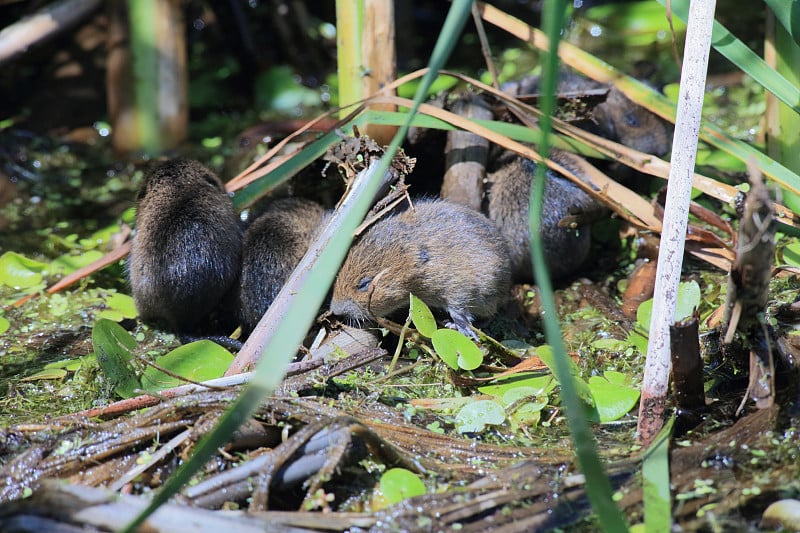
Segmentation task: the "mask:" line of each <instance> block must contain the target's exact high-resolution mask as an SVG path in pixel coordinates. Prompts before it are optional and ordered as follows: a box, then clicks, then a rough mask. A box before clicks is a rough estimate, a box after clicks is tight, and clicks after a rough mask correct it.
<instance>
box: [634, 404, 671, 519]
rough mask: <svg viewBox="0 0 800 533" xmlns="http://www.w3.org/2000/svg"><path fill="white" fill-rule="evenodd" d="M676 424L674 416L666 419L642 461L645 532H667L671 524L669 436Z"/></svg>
mask: <svg viewBox="0 0 800 533" xmlns="http://www.w3.org/2000/svg"><path fill="white" fill-rule="evenodd" d="M674 423H675V417H674V416H673V417H670V419H669V420H667V422H666V423H665V424H664V427H663V428H661V432H659V434H658V436H657V437H656V438H655V440H654V441H653V443H652V444H651V445H650V447H649V448H648V449H647V453H646V454H645V457H644V463H643V464H642V485H643V490H644V520H645V522H644V524H645V531H648V532H649V531H653V532H655V533H659V532H664V533H667V532H668V531H670V528H671V526H672V518H671V517H672V513H671V509H672V508H671V506H670V496H669V439H670V435H672V426H673V424H674Z"/></svg>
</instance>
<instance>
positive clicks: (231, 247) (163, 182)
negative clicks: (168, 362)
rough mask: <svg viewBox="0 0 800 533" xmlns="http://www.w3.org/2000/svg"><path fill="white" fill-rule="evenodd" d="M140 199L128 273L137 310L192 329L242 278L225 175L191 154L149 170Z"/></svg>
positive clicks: (173, 327)
mask: <svg viewBox="0 0 800 533" xmlns="http://www.w3.org/2000/svg"><path fill="white" fill-rule="evenodd" d="M137 200H138V204H137V209H136V233H135V234H134V237H133V242H132V244H131V254H130V259H129V273H130V283H131V289H132V292H133V298H134V301H135V303H136V308H137V310H138V311H139V316H140V317H141V319H142V321H144V322H147V323H151V324H154V325H157V326H160V327H164V328H166V329H169V330H170V331H174V332H177V333H194V332H196V328H197V327H198V324H199V322H200V321H201V320H203V319H204V318H206V317H208V315H209V313H210V312H211V311H212V309H214V308H215V307H216V306H217V305H218V304H220V302H221V301H222V300H223V298H225V297H226V295H227V294H229V291H230V290H231V289H232V288H234V285H235V283H236V280H237V279H238V277H239V271H240V269H241V249H242V230H241V224H240V222H239V217H238V216H237V215H236V212H235V211H234V208H233V204H232V202H231V199H230V197H229V196H228V194H227V193H226V192H225V188H224V186H223V184H222V181H220V179H219V178H218V177H217V176H216V175H215V174H214V173H213V172H211V171H210V170H209V169H207V168H206V167H204V166H203V165H201V164H200V163H198V162H197V161H192V160H187V159H177V160H172V161H168V162H166V163H163V164H161V165H160V166H158V167H156V168H155V169H154V170H153V171H151V172H150V173H149V174H148V175H147V176H146V177H145V179H144V182H143V184H142V187H141V189H140V190H139V194H138V196H137Z"/></svg>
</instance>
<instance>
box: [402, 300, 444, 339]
mask: <svg viewBox="0 0 800 533" xmlns="http://www.w3.org/2000/svg"><path fill="white" fill-rule="evenodd" d="M408 296H409V299H410V300H411V304H410V311H411V321H412V322H413V323H414V327H415V328H417V331H419V333H420V335H423V336H425V337H427V338H429V339H430V338H431V337H432V336H433V334H434V333H435V332H436V330H437V329H438V327H437V326H436V320H435V319H434V318H433V313H431V310H430V308H429V307H428V306H427V305H425V302H423V301H422V300H420V299H419V298H417V297H416V296H414V295H413V294H410V293H409V295H408Z"/></svg>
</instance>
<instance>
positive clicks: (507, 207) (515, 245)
mask: <svg viewBox="0 0 800 533" xmlns="http://www.w3.org/2000/svg"><path fill="white" fill-rule="evenodd" d="M550 157H551V159H554V160H559V152H558V151H555V150H554V151H553V152H552V153H551V155H550ZM493 163H494V167H493V168H491V169H490V172H489V174H488V182H489V187H490V188H489V192H488V195H489V206H488V214H489V218H490V219H491V220H492V221H493V222H494V223H495V224H496V225H497V227H498V228H499V230H500V232H501V233H502V235H503V237H504V238H505V240H506V245H507V247H508V251H509V256H510V260H511V271H512V274H513V277H514V279H515V280H517V281H532V280H533V270H532V267H531V255H530V253H531V252H530V243H531V239H530V229H529V226H528V203H529V197H530V188H531V182H532V181H533V178H534V173H535V171H536V163H534V162H533V161H531V160H529V159H526V158H524V157H520V156H518V155H516V154H514V153H512V152H508V151H505V152H503V153H502V154H501V155H500V156H499V157H498V158H497V159H496V160H495V161H494V162H493ZM561 163H562V164H564V165H565V166H568V167H570V168H571V165H569V163H568V162H567V161H561ZM546 176H547V181H546V182H545V187H544V197H543V199H542V219H541V232H542V241H543V246H544V255H545V262H546V264H547V268H548V271H549V272H550V275H551V276H552V277H553V278H556V279H558V278H564V277H566V276H568V275H570V274H573V273H574V272H575V271H576V270H578V269H579V268H580V267H581V265H582V264H583V262H584V261H585V260H586V258H587V257H588V255H589V248H590V245H591V236H590V228H589V226H588V225H580V226H578V227H577V228H570V227H561V226H560V222H561V221H562V220H565V218H566V217H569V216H575V215H578V216H579V218H580V215H584V214H591V215H592V216H590V217H583V218H586V219H591V218H596V215H595V214H597V213H598V212H602V207H601V206H600V205H599V204H598V203H597V202H596V201H595V200H594V199H593V198H592V197H591V196H590V195H589V194H587V193H586V192H584V191H583V190H582V189H580V187H578V186H577V185H575V184H574V183H572V182H571V181H570V180H568V179H567V178H565V177H563V176H560V175H559V174H556V173H555V172H553V171H551V170H548V171H547V174H546Z"/></svg>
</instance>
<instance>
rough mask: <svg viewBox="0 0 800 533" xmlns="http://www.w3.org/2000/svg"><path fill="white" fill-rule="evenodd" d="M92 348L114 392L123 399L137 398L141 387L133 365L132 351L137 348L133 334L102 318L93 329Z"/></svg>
mask: <svg viewBox="0 0 800 533" xmlns="http://www.w3.org/2000/svg"><path fill="white" fill-rule="evenodd" d="M92 346H93V347H94V352H95V355H96V356H97V362H98V363H99V364H100V368H102V369H103V373H104V374H105V375H106V379H107V380H108V381H109V382H111V384H112V386H113V387H114V392H116V393H117V394H118V395H120V396H121V397H123V398H131V397H133V396H135V395H136V390H137V389H139V388H141V387H140V386H139V380H138V379H137V378H136V372H135V371H134V369H133V366H132V365H131V362H132V361H133V353H132V350H133V349H134V348H136V340H135V339H134V338H133V337H131V334H130V333H128V332H127V331H125V329H124V328H123V327H122V326H120V325H119V324H117V323H116V322H112V321H111V320H107V319H105V318H101V319H100V320H98V321H97V322H96V323H95V325H94V328H92Z"/></svg>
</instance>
